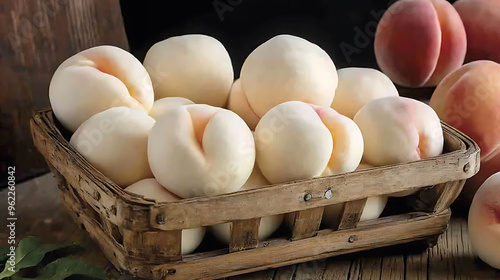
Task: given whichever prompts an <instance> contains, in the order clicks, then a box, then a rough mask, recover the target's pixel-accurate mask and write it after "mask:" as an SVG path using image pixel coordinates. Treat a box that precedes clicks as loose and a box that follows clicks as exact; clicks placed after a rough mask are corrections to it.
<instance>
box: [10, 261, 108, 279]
mask: <svg viewBox="0 0 500 280" xmlns="http://www.w3.org/2000/svg"><path fill="white" fill-rule="evenodd" d="M72 275H81V276H85V277H90V278H95V279H102V280H107V279H108V277H107V276H106V272H104V271H103V270H102V269H100V268H98V267H96V266H93V265H91V264H88V263H84V262H82V261H80V260H77V259H72V258H61V259H58V260H56V261H54V262H51V263H49V264H48V265H47V266H46V267H44V268H43V269H42V270H41V271H40V275H39V276H38V277H36V278H22V277H19V276H14V277H12V280H62V279H65V278H67V277H69V276H72Z"/></svg>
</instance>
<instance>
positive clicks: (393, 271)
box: [380, 255, 405, 280]
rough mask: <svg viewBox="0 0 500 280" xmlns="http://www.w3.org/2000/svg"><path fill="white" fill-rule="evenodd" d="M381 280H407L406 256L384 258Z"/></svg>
mask: <svg viewBox="0 0 500 280" xmlns="http://www.w3.org/2000/svg"><path fill="white" fill-rule="evenodd" d="M380 279H384V280H385V279H387V280H403V279H405V260H404V256H401V255H399V256H387V257H383V258H382V266H381V273H380Z"/></svg>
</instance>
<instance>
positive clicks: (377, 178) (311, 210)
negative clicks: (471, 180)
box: [31, 111, 478, 280]
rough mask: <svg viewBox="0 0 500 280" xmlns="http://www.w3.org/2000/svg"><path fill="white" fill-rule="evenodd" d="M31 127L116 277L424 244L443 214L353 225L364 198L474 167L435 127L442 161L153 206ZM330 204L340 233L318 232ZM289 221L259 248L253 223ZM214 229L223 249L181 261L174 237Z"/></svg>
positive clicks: (206, 274)
mask: <svg viewBox="0 0 500 280" xmlns="http://www.w3.org/2000/svg"><path fill="white" fill-rule="evenodd" d="M31 124H32V133H33V139H34V142H35V144H36V146H37V147H38V148H39V150H40V151H41V152H42V154H43V155H44V156H45V158H46V159H47V161H48V162H49V163H50V164H51V165H53V166H54V170H55V172H56V173H60V174H61V175H62V177H64V180H65V182H64V184H66V185H67V186H65V187H64V188H62V193H63V198H64V202H65V204H66V205H67V206H68V209H70V212H71V213H72V216H73V218H74V219H75V220H76V221H77V222H78V223H79V224H81V225H83V226H84V227H85V229H86V230H87V231H88V232H90V235H91V236H92V237H93V238H94V239H95V241H96V242H97V243H98V244H99V245H100V246H101V248H102V249H103V251H104V253H105V255H106V256H107V257H108V258H110V259H111V260H112V261H113V264H114V265H115V266H116V267H118V268H120V269H124V270H126V271H129V272H130V273H132V274H133V275H135V276H138V277H145V278H151V279H155V280H156V279H209V278H214V277H225V276H232V275H237V274H241V273H247V272H252V271H259V270H263V269H266V268H272V267H277V266H282V265H289V264H294V263H299V262H303V261H312V260H317V259H321V258H325V257H328V256H336V255H342V254H346V253H349V252H358V251H364V250H367V249H373V248H378V247H385V246H390V245H394V244H402V243H407V242H412V241H417V240H429V238H431V237H433V236H437V235H439V234H441V233H442V232H443V231H444V230H445V229H446V227H447V223H448V221H449V217H450V212H449V210H448V209H444V210H443V211H440V212H432V211H431V212H432V213H422V212H412V213H406V214H402V215H396V216H389V217H383V218H379V219H376V220H372V221H365V222H358V221H359V217H360V215H361V212H362V210H363V207H364V204H365V202H366V198H367V197H370V196H374V195H382V194H388V193H392V192H396V191H402V190H406V189H411V188H415V187H424V186H427V185H434V184H442V183H445V182H447V181H452V180H463V179H465V178H468V177H470V176H472V175H473V174H475V172H477V166H476V165H477V163H478V162H477V161H478V158H477V156H476V155H477V153H478V147H477V145H476V144H475V143H474V142H473V141H472V140H470V138H468V137H466V136H464V135H463V134H461V133H460V132H457V131H455V130H453V129H452V128H450V127H448V126H447V125H445V124H443V129H444V131H445V135H446V137H445V138H446V139H448V140H447V141H452V142H453V143H448V142H447V143H446V146H447V149H448V150H449V152H448V153H446V154H444V155H442V156H439V157H436V158H433V159H429V160H422V161H418V162H413V163H408V164H401V165H394V166H387V167H380V168H374V169H370V170H365V171H358V172H352V173H347V174H341V175H336V176H329V177H322V178H316V179H312V180H305V181H299V182H292V183H286V184H281V185H274V186H269V187H264V188H260V189H255V190H248V191H242V192H237V193H233V194H227V195H220V196H216V197H208V198H193V199H184V200H181V201H179V202H171V203H156V204H155V203H154V201H152V200H146V199H144V198H143V197H141V196H137V195H134V194H130V193H128V192H125V191H124V190H123V189H121V188H120V187H118V186H117V185H116V184H115V183H113V182H111V181H110V180H109V179H108V178H106V177H105V176H103V175H102V174H101V173H100V172H98V171H97V170H96V169H95V168H94V167H93V166H91V165H90V164H89V163H88V162H87V161H86V160H85V159H84V158H83V157H82V156H81V155H80V154H78V153H77V152H76V151H75V150H74V149H73V148H72V147H71V146H70V145H69V144H68V142H67V140H66V139H65V138H64V137H63V135H62V134H61V132H60V131H59V130H58V128H57V127H56V126H55V125H54V120H53V116H52V114H51V112H50V111H47V112H42V113H39V114H37V115H35V116H34V119H33V121H32V123H31ZM450 139H451V140H450ZM457 143H460V145H458V144H457ZM464 166H469V167H471V168H464ZM419 174H421V175H422V176H418V175H419ZM450 174H452V175H453V176H452V175H450ZM59 177H60V176H59ZM450 186H452V187H453V186H455V185H450ZM436 190H438V189H436ZM439 190H441V188H439ZM451 190H452V188H449V187H447V186H445V187H443V188H442V191H440V193H439V196H436V197H439V198H441V200H442V202H440V205H442V206H441V207H443V206H445V205H448V204H446V203H448V202H450V203H451V200H453V194H454V191H451ZM269 199H271V201H269ZM272 199H276V200H279V201H272ZM259 201H265V202H266V203H259ZM437 201H439V200H437ZM336 203H344V207H343V208H344V209H343V211H342V219H341V223H340V226H339V229H340V230H330V229H326V230H320V231H318V227H319V224H320V222H321V217H322V213H323V207H324V206H326V205H330V204H336ZM296 211H298V214H297V217H296V219H295V220H296V221H295V225H294V230H293V231H292V236H293V238H292V239H287V236H284V237H281V238H277V239H272V240H266V241H265V242H262V243H261V244H259V242H258V229H259V224H260V217H264V216H268V215H274V214H281V213H289V212H296ZM214 213H217V215H214ZM219 222H232V223H233V226H232V238H231V242H230V246H229V248H226V249H221V250H215V251H209V252H201V253H197V254H192V255H187V256H182V257H181V241H182V240H181V238H182V234H181V230H182V229H185V228H190V227H194V226H199V225H212V224H217V223H219ZM118 226H119V227H120V228H121V229H122V232H123V245H121V244H120V241H121V240H119V239H120V238H121V236H120V235H117V234H115V232H114V229H116V228H117V227H118ZM316 233H317V234H316ZM306 237H307V238H306ZM386 271H389V274H387V275H388V277H392V275H396V274H394V273H392V272H390V270H389V268H387V269H386ZM319 274H322V273H317V272H311V274H310V275H309V276H311V277H316V276H318V277H319ZM304 275H307V274H304ZM397 275H399V274H397ZM309 276H305V277H306V278H307V277H309Z"/></svg>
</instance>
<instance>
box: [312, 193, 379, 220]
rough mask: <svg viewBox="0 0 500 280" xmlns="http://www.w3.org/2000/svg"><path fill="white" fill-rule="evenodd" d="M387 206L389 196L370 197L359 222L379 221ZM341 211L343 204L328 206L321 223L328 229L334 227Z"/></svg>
mask: <svg viewBox="0 0 500 280" xmlns="http://www.w3.org/2000/svg"><path fill="white" fill-rule="evenodd" d="M386 205H387V196H384V195H380V196H373V197H368V198H367V199H366V204H365V208H363V212H362V213H361V217H360V219H359V221H360V222H363V221H369V220H375V219H378V217H380V214H382V212H383V211H384V208H385V206H386ZM341 211H342V203H340V204H333V205H328V206H326V207H325V211H324V212H323V219H322V220H321V222H322V223H323V224H324V225H326V226H328V227H333V226H334V225H335V224H336V223H337V222H338V220H339V218H340V212H341Z"/></svg>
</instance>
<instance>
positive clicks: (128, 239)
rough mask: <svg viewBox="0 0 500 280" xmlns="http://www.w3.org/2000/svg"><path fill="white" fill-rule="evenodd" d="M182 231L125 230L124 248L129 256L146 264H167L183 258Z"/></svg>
mask: <svg viewBox="0 0 500 280" xmlns="http://www.w3.org/2000/svg"><path fill="white" fill-rule="evenodd" d="M181 244H182V230H172V231H142V232H140V231H139V232H137V231H130V230H128V229H123V246H124V247H125V250H126V252H127V254H128V255H129V256H133V257H135V258H139V259H141V260H142V261H144V262H150V263H156V264H160V263H165V262H172V261H177V260H180V259H181V258H182V256H181Z"/></svg>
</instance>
